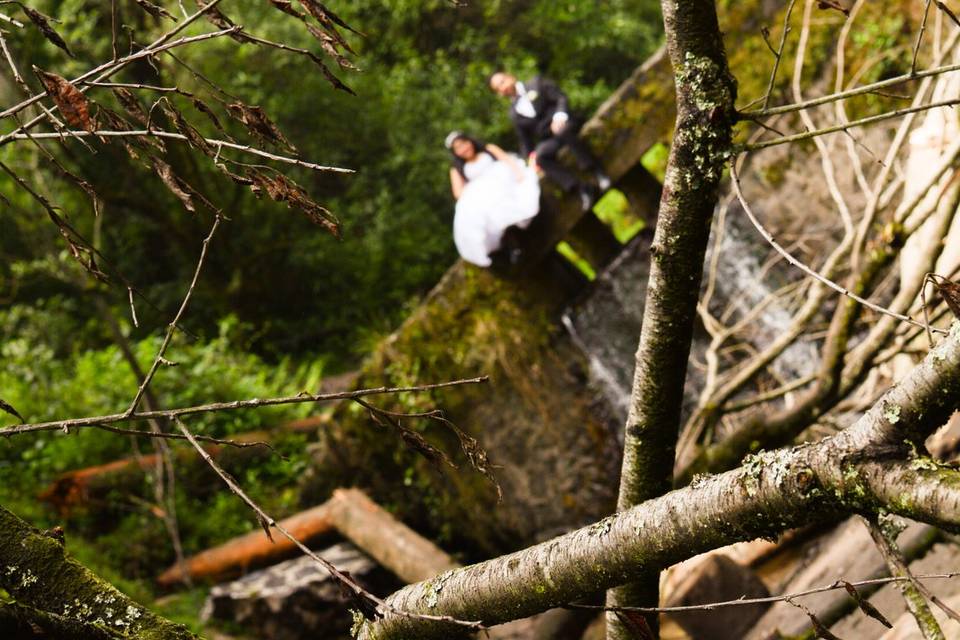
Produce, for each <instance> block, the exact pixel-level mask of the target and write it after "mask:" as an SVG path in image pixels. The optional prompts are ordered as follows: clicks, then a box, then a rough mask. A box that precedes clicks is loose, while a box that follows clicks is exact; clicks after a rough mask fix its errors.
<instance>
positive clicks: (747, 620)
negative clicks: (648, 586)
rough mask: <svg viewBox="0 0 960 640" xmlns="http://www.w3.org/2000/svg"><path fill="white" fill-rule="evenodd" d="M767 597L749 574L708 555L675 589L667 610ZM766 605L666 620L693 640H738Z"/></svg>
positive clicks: (720, 557) (722, 558)
mask: <svg viewBox="0 0 960 640" xmlns="http://www.w3.org/2000/svg"><path fill="white" fill-rule="evenodd" d="M768 595H770V592H769V591H767V587H766V586H765V585H764V584H763V582H762V581H761V580H760V578H758V577H757V576H756V574H755V573H753V571H751V570H750V569H749V568H748V567H745V566H743V565H741V564H739V563H737V562H734V561H733V560H731V559H730V558H728V557H727V556H725V555H722V554H712V555H709V556H707V557H706V558H704V559H703V562H702V563H701V564H700V566H698V567H697V568H696V571H693V572H691V575H690V576H689V577H688V580H685V581H684V582H682V583H681V584H679V585H677V588H676V589H675V591H674V592H673V594H672V595H671V597H670V599H669V600H668V602H667V604H668V606H671V607H672V606H686V605H698V604H703V603H705V602H721V601H723V600H728V599H731V598H763V597H766V596H768ZM766 608H767V605H763V604H756V605H744V606H742V607H726V608H721V609H715V610H712V611H687V612H682V613H680V612H678V613H671V614H670V617H671V618H672V619H673V620H674V621H675V622H676V623H677V624H679V625H680V626H681V627H682V628H683V630H684V631H686V632H687V633H688V634H689V635H690V637H691V638H693V639H694V640H740V638H743V635H744V633H745V632H746V631H747V630H748V629H749V628H750V627H751V626H752V625H753V623H754V622H756V621H757V619H758V618H759V617H760V616H762V615H763V612H764V610H765V609H766Z"/></svg>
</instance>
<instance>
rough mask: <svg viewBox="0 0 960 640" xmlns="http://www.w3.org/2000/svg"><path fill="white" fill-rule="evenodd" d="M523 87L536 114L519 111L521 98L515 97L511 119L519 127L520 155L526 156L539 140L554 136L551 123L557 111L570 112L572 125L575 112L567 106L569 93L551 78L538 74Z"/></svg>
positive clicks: (511, 106)
mask: <svg viewBox="0 0 960 640" xmlns="http://www.w3.org/2000/svg"><path fill="white" fill-rule="evenodd" d="M523 87H524V89H526V91H527V98H530V102H532V103H533V109H534V111H535V112H536V115H535V116H534V117H532V118H529V117H527V116H524V115H521V114H519V113H517V100H518V99H519V98H514V99H513V101H512V102H511V103H510V119H511V120H512V121H513V126H514V127H516V129H517V137H518V138H519V139H520V155H521V157H524V158H525V157H526V156H528V155H529V154H530V152H531V151H533V149H534V147H536V145H537V143H538V142H540V141H541V140H543V139H545V138H550V137H552V136H553V132H552V131H550V123H551V122H553V115H554V114H555V113H557V112H563V113H566V114H568V115H569V116H570V124H571V125H572V124H573V122H572V121H573V114H572V113H570V111H569V110H568V108H567V107H568V105H567V95H566V94H565V93H564V92H563V91H561V90H560V89H559V88H558V87H557V85H555V84H554V83H553V82H552V81H551V80H548V79H547V78H544V77H542V76H537V77H536V78H534V79H533V80H531V81H529V82H524V83H523Z"/></svg>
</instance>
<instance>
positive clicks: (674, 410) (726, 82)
mask: <svg viewBox="0 0 960 640" xmlns="http://www.w3.org/2000/svg"><path fill="white" fill-rule="evenodd" d="M661 7H662V10H663V20H664V27H665V31H666V35H667V51H668V53H669V56H670V61H671V63H672V65H673V68H674V70H675V84H676V92H677V124H676V132H677V133H676V135H675V136H674V143H673V147H672V148H671V152H670V159H669V163H668V165H667V173H666V178H665V180H664V186H663V196H662V199H661V201H660V211H659V215H658V219H657V227H656V232H655V234H654V239H653V244H652V245H651V248H650V253H651V255H652V257H653V259H652V261H651V265H650V278H649V284H648V286H647V298H646V303H645V304H644V313H643V325H642V326H643V328H642V330H641V334H640V345H639V348H638V350H637V364H636V369H635V371H634V382H633V392H632V394H631V404H630V411H629V415H628V416H627V423H626V429H625V434H624V447H623V467H622V471H621V475H620V496H619V500H618V504H617V508H618V509H620V510H623V509H627V508H629V507H632V506H634V505H637V504H640V503H641V502H643V501H644V500H648V499H650V498H654V497H656V496H659V495H663V494H664V493H665V492H667V491H669V490H670V488H671V486H672V484H673V464H674V458H675V457H676V442H677V434H678V430H679V426H680V409H681V405H682V403H683V387H684V381H685V379H686V372H687V360H688V358H689V355H690V343H691V340H692V338H693V325H694V320H695V318H696V309H697V299H698V298H699V294H700V281H701V278H702V275H703V261H704V256H705V254H706V249H707V240H708V239H709V236H710V223H711V220H712V219H713V210H714V208H715V206H716V203H717V197H718V188H719V185H720V179H721V177H722V175H723V167H724V164H725V163H726V161H727V157H728V152H729V149H730V143H731V135H732V134H731V130H732V126H733V123H734V120H735V117H736V113H735V109H734V99H735V97H736V83H735V81H734V80H733V77H732V76H731V75H730V71H729V69H728V68H727V57H726V53H725V52H724V48H723V38H722V37H721V35H720V26H719V23H718V21H717V13H716V7H715V5H714V2H713V0H684V1H682V2H681V1H678V0H663V1H662V2H661ZM658 594H659V576H658V574H657V573H656V571H654V572H653V573H651V574H650V575H649V576H644V577H642V578H641V579H640V580H638V581H637V582H632V583H631V584H628V585H624V586H622V587H620V588H618V589H615V590H614V591H612V592H611V593H610V594H609V595H608V598H607V601H608V603H609V604H610V605H615V606H656V605H657V602H658V599H659V598H658ZM647 623H648V624H649V625H650V627H651V628H652V629H656V625H657V618H656V616H655V615H651V616H648V618H647ZM607 637H608V638H610V639H611V640H620V639H624V640H626V639H628V638H632V637H633V632H631V631H630V630H629V629H626V628H625V627H624V626H623V624H622V623H621V622H620V620H619V618H618V617H617V616H615V615H613V614H610V615H608V617H607Z"/></svg>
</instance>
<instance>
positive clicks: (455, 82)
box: [0, 0, 660, 366]
mask: <svg viewBox="0 0 960 640" xmlns="http://www.w3.org/2000/svg"><path fill="white" fill-rule="evenodd" d="M341 4H342V6H336V5H331V8H333V9H334V10H335V11H337V12H338V13H339V14H340V15H341V16H342V17H344V18H345V19H346V20H347V21H348V22H349V23H350V24H352V25H354V26H356V27H357V28H358V29H360V30H361V31H363V32H364V33H365V34H366V35H365V37H362V38H361V37H358V36H353V35H351V37H350V41H351V44H352V45H353V46H354V47H355V48H356V49H357V56H356V57H355V62H356V64H357V65H358V66H359V67H360V68H361V69H362V71H360V72H359V73H357V72H350V71H339V72H338V73H339V75H340V76H341V77H342V78H343V79H344V80H345V81H347V82H348V83H349V84H350V86H351V87H352V88H353V89H354V90H355V91H356V93H357V96H350V95H348V94H346V93H343V92H337V91H334V90H333V89H331V88H330V86H329V85H328V84H327V82H326V81H325V79H324V78H323V77H322V76H321V74H320V73H319V72H318V71H317V69H316V67H315V66H313V65H312V63H310V62H309V61H308V60H306V59H304V58H303V57H301V56H295V55H290V54H287V53H283V52H279V51H275V50H267V49H263V48H257V47H252V46H243V47H238V46H237V44H236V43H234V42H233V41H231V40H229V39H227V38H222V39H219V40H213V41H208V42H204V43H201V44H199V45H197V46H196V47H195V48H194V49H193V53H192V54H191V53H190V52H189V51H187V52H184V57H185V59H187V60H189V61H190V63H191V64H192V65H194V67H195V68H196V69H197V70H198V71H200V72H202V73H203V74H204V75H205V76H206V77H208V78H210V79H211V80H213V81H214V82H215V83H217V84H219V85H221V86H224V87H227V89H228V90H229V91H230V92H231V94H233V95H236V96H238V97H240V98H241V99H242V100H243V101H244V102H246V103H248V104H259V105H261V106H263V108H264V109H265V110H266V111H267V113H269V114H270V115H271V117H273V119H274V120H276V121H277V122H278V124H279V125H280V127H281V129H283V131H284V132H285V133H286V135H287V137H288V138H289V139H290V140H292V141H294V142H295V144H296V145H297V146H298V148H299V149H300V151H301V153H302V155H303V157H305V158H308V159H311V160H316V161H318V162H321V163H324V164H332V165H341V166H347V167H350V168H354V169H356V170H357V173H356V174H355V175H352V176H348V177H345V176H334V175H330V174H319V175H318V174H311V173H308V172H305V171H295V172H293V174H292V175H293V177H294V179H296V180H297V181H298V182H301V184H303V185H304V186H305V187H306V188H307V190H308V191H309V192H310V193H311V194H312V195H314V196H315V197H317V198H318V199H319V200H320V201H321V202H323V203H324V204H325V205H327V206H328V207H329V208H331V209H332V210H333V211H335V212H336V213H337V214H338V215H339V216H340V217H341V218H342V220H343V221H344V226H345V234H344V236H345V239H344V241H343V242H342V243H338V242H336V241H335V240H333V239H332V238H330V237H329V236H327V235H326V234H325V233H323V232H322V231H320V230H318V229H317V228H316V227H313V226H312V225H311V224H310V223H309V222H308V221H306V220H305V219H302V218H301V216H299V215H297V214H295V213H294V212H290V211H288V210H286V209H285V208H284V207H283V206H282V205H278V204H276V203H273V202H269V201H266V200H264V201H258V200H255V199H254V198H252V197H250V194H249V192H248V190H247V189H246V188H245V187H239V186H236V185H233V184H232V183H230V182H229V181H227V180H226V179H225V178H224V177H223V176H221V175H219V174H218V173H217V172H216V171H215V170H214V169H213V168H212V167H210V165H209V162H207V161H205V160H203V159H202V158H201V159H197V158H191V157H189V156H188V154H186V153H183V152H182V149H180V148H177V147H176V145H171V147H172V149H173V158H172V162H173V164H174V165H175V166H176V167H178V168H179V169H180V170H181V173H182V174H183V175H185V176H186V177H187V178H188V181H190V182H191V183H192V184H194V185H195V186H197V187H198V188H201V190H203V191H205V192H207V193H213V194H216V195H217V198H216V201H217V202H218V204H222V205H225V206H226V209H225V212H226V214H227V215H228V216H230V218H231V222H230V223H229V224H227V225H225V227H224V229H223V231H222V232H221V234H220V236H219V237H218V238H217V239H216V240H215V241H214V244H213V247H212V250H211V257H210V260H209V264H208V266H207V269H206V272H205V273H204V277H203V279H202V280H201V284H200V287H199V288H198V290H197V293H196V303H195V304H194V308H193V310H192V311H191V314H190V320H191V322H192V323H193V324H192V327H193V330H194V331H200V332H205V333H208V334H212V333H215V326H216V323H217V322H218V320H219V319H220V318H222V317H224V316H226V315H227V314H229V313H236V314H237V315H238V316H239V317H240V318H241V319H242V320H243V321H244V322H245V325H244V326H249V327H250V332H249V334H248V338H249V339H250V341H251V346H252V347H253V348H254V349H255V350H256V351H257V352H259V353H262V354H266V355H268V356H269V357H271V358H278V357H282V355H283V354H289V353H297V354H301V355H304V354H306V353H314V354H317V353H320V354H331V355H332V356H334V358H335V361H336V362H338V363H340V365H339V366H346V365H347V364H348V363H349V362H351V361H353V360H354V359H355V357H356V355H357V353H358V351H359V350H358V349H357V347H358V345H360V346H361V348H362V347H365V346H366V344H367V341H364V340H361V338H362V337H363V336H368V335H370V334H373V335H380V334H382V333H385V332H387V331H389V330H390V329H392V328H393V327H394V326H396V324H397V322H398V320H399V319H400V318H402V317H403V316H404V315H405V314H406V312H407V310H408V308H409V305H410V301H411V300H412V299H414V298H416V297H417V296H418V295H419V294H421V293H422V292H424V291H425V290H426V289H428V288H429V287H430V286H432V285H433V283H435V282H436V280H437V278H438V277H439V275H440V274H442V273H443V271H444V270H445V269H446V268H447V267H448V266H449V264H450V263H451V262H452V261H453V259H454V258H455V255H456V254H455V251H454V248H453V243H452V241H451V234H450V224H451V219H452V209H453V203H452V200H451V198H450V196H449V185H448V180H447V168H448V163H449V157H448V155H447V151H446V150H445V149H444V148H443V145H442V141H443V138H444V136H445V135H446V133H447V132H448V131H449V130H451V129H453V128H458V129H464V130H468V131H471V132H474V133H476V134H478V135H481V136H483V137H485V138H487V139H489V140H491V141H494V142H497V143H500V144H503V145H504V146H506V147H507V148H511V147H515V139H514V134H513V131H512V129H511V126H510V124H509V122H508V119H507V117H506V109H505V104H504V102H503V101H502V100H501V99H499V98H497V97H496V96H494V95H493V94H491V92H490V91H489V90H488V89H487V87H486V78H487V76H488V74H489V73H490V72H492V71H493V70H495V69H496V68H499V67H503V68H507V69H511V70H513V71H515V72H516V73H517V74H518V75H520V76H521V77H523V76H528V75H531V74H534V73H537V72H541V71H542V72H544V73H546V74H548V75H550V76H552V77H554V78H556V79H557V80H558V81H559V82H560V84H561V85H562V86H563V88H564V89H566V90H567V92H568V93H569V94H570V96H571V99H572V101H573V103H574V105H575V106H576V109H577V111H579V112H580V113H582V114H589V113H590V112H591V111H592V110H593V109H594V108H595V107H596V106H597V105H598V104H599V103H600V102H601V101H602V100H603V99H605V98H606V97H607V96H608V95H609V93H610V91H611V90H612V89H613V88H615V87H616V86H617V85H618V84H619V83H620V82H621V81H622V80H623V79H624V78H626V77H627V75H629V73H630V72H631V71H632V70H633V68H634V67H636V66H637V65H638V64H639V63H640V62H642V61H643V60H644V59H645V58H646V57H647V55H648V54H649V53H650V52H651V51H652V49H653V47H654V46H655V45H656V42H657V40H658V38H659V29H660V21H659V12H658V6H657V3H656V2H654V1H653V0H603V1H601V2H597V3H566V4H557V3H554V2H551V1H548V0H536V1H531V2H522V3H514V2H500V1H498V2H491V3H479V2H478V3H470V5H469V6H465V7H455V6H453V5H452V4H451V3H449V2H447V1H446V0H432V1H428V2H425V3H424V2H414V1H413V0H391V1H389V2H383V1H380V0H378V1H376V2H374V1H372V0H363V1H360V2H352V3H341ZM117 5H118V7H119V10H120V21H119V22H120V23H121V24H123V25H126V26H127V27H130V28H131V29H133V33H135V36H136V38H137V40H138V41H141V42H144V41H148V40H149V39H150V35H151V34H156V33H159V31H158V29H159V28H160V25H159V24H158V23H156V21H154V19H153V18H151V17H149V16H147V15H146V14H144V13H143V12H142V11H141V10H140V9H139V7H137V6H136V5H135V4H134V3H132V2H118V3H117ZM103 6H104V5H103V4H102V3H93V2H90V1H89V0H69V2H67V3H59V2H56V3H55V2H53V1H52V0H47V1H46V2H39V3H37V8H39V9H41V10H44V11H46V12H47V13H50V14H51V15H58V16H61V15H62V17H63V22H62V23H61V24H58V25H57V29H58V31H59V32H60V33H61V34H63V36H64V38H65V39H66V40H67V42H68V43H70V44H71V46H72V48H73V49H74V50H75V53H76V54H77V58H78V60H76V61H73V60H68V59H66V57H65V56H64V55H63V54H62V52H60V51H59V50H58V49H56V48H54V47H52V46H51V45H50V44H49V43H47V42H46V41H45V40H43V39H42V37H40V36H39V34H37V33H35V30H30V29H26V30H23V33H20V31H19V30H18V32H17V33H14V34H11V36H10V39H11V43H12V46H13V47H14V50H15V53H16V54H17V55H18V56H20V55H23V56H29V58H30V59H31V60H36V61H37V64H38V66H40V67H42V68H45V69H51V70H56V71H58V72H59V73H61V74H62V75H65V76H70V75H71V74H74V73H78V72H80V71H81V70H83V69H86V68H87V67H88V66H89V63H90V61H92V60H94V59H98V60H99V59H103V58H104V57H109V51H110V48H111V43H110V38H109V33H110V28H109V19H108V18H109V15H108V12H104V10H103ZM225 11H226V12H227V13H228V14H229V15H231V17H233V18H234V19H235V20H236V21H237V22H238V23H240V24H244V25H246V26H247V27H248V28H250V30H251V32H253V33H255V34H257V35H261V36H263V37H267V38H272V39H275V40H282V41H284V42H288V43H290V44H293V45H296V46H302V47H307V48H311V49H316V48H317V47H316V42H315V41H313V40H312V39H311V38H310V36H309V35H307V34H306V33H305V32H304V30H303V29H302V27H301V25H299V24H298V23H297V21H295V20H290V19H288V17H287V16H284V15H283V14H281V13H280V12H278V11H276V10H274V9H273V8H272V7H271V6H270V4H269V3H265V2H259V1H254V0H244V1H242V2H237V3H231V6H230V7H229V8H227V9H225ZM105 15H106V16H107V18H106V19H105V17H104V16H105ZM208 28H209V25H206V24H205V23H198V25H196V26H195V27H191V29H189V30H188V33H199V32H201V31H202V30H207V29H208ZM125 33H126V30H124V31H122V32H121V37H120V41H121V44H123V43H124V42H125V40H126V35H125ZM120 48H121V49H122V50H123V49H125V47H124V46H121V47H120ZM157 62H158V68H159V69H160V73H159V75H157V72H156V71H155V70H154V69H153V68H152V67H150V66H149V65H146V64H142V65H132V66H131V67H130V68H129V69H128V70H126V71H124V72H123V73H122V74H120V76H118V77H117V78H116V79H118V80H125V81H134V82H148V83H152V84H165V85H170V84H174V83H175V84H177V85H178V86H180V87H181V88H183V89H185V90H189V91H192V92H196V93H197V95H199V96H209V95H210V94H211V92H212V90H211V89H210V88H209V87H208V86H206V85H205V84H204V82H202V81H200V80H198V79H196V78H194V77H193V76H191V75H189V74H188V73H185V72H184V71H183V70H182V69H180V68H179V67H178V66H177V65H176V64H175V63H173V61H172V60H171V59H169V58H163V57H161V58H158V59H157ZM227 62H229V64H226V63H227ZM27 79H28V81H29V82H32V83H34V84H36V82H35V80H33V79H32V78H27ZM91 95H92V96H93V97H94V99H95V100H104V101H106V102H107V103H109V102H110V99H109V97H108V96H107V95H106V93H105V92H103V91H102V90H101V91H97V92H91ZM8 97H10V98H12V97H13V96H8ZM174 100H175V102H177V104H178V105H179V107H180V108H181V109H182V110H183V111H184V112H185V113H187V114H188V115H192V116H195V120H196V121H197V122H198V123H199V125H200V128H201V129H204V133H206V134H207V135H211V136H218V137H219V136H220V134H219V133H217V132H216V131H215V130H213V128H212V127H209V126H206V125H207V123H206V122H205V120H204V119H203V116H200V115H199V114H197V113H196V112H195V111H193V107H192V106H191V105H190V103H189V102H188V101H185V100H182V99H180V98H175V99H174ZM207 102H208V103H209V104H211V105H212V106H213V107H215V108H219V107H218V106H217V105H216V103H215V102H213V101H211V100H209V98H207ZM224 120H225V121H227V120H228V119H224ZM228 128H230V130H231V131H232V132H234V133H241V131H240V130H239V129H237V128H236V127H234V126H233V125H232V124H230V123H229V122H228ZM74 146H75V145H74ZM0 159H2V160H4V161H5V162H9V163H12V164H16V166H18V167H35V170H34V171H33V172H32V176H31V179H35V180H36V181H37V182H38V184H39V185H40V186H41V187H43V189H42V190H43V191H44V192H45V193H47V194H48V195H50V196H51V198H52V199H53V200H54V202H55V204H57V205H59V206H60V207H62V210H63V211H65V212H66V213H67V214H68V215H70V216H71V222H72V223H73V224H74V225H75V226H76V227H77V228H78V229H79V230H80V231H81V232H82V233H84V234H85V235H86V236H87V237H88V238H94V237H96V238H99V246H100V247H101V249H102V250H103V253H104V254H105V255H106V256H107V258H108V259H109V261H110V262H111V264H113V265H114V266H115V267H116V268H117V269H118V270H119V271H120V272H122V273H123V274H124V275H125V276H126V277H127V278H128V279H129V280H130V281H132V282H133V283H135V284H136V285H137V286H138V287H139V288H140V289H142V290H143V292H144V293H145V295H146V296H147V298H148V300H149V301H150V303H152V305H154V306H155V307H156V308H153V307H152V306H151V305H150V304H147V303H144V302H142V301H141V302H140V303H139V307H138V311H139V313H140V318H141V320H142V321H143V326H144V329H143V330H142V331H135V332H134V334H133V335H134V337H136V338H138V339H140V338H143V337H145V336H146V335H148V332H150V331H154V330H155V329H156V328H157V327H162V326H163V325H164V324H165V323H166V322H167V321H168V320H169V317H168V316H169V315H170V310H171V309H172V308H175V306H176V304H177V303H178V301H179V298H180V296H182V293H183V286H184V283H185V282H186V281H187V280H188V278H189V274H190V272H191V271H192V269H193V266H194V262H195V260H196V256H197V254H198V253H199V243H200V240H201V238H202V236H203V234H204V233H205V230H206V228H207V226H208V224H209V223H208V222H206V221H205V220H204V219H203V218H202V217H197V216H194V215H189V214H187V213H186V212H184V211H183V210H182V208H181V206H180V205H179V203H178V202H177V200H176V199H175V198H174V197H173V196H172V195H171V194H170V193H169V192H168V191H167V190H166V189H165V187H163V185H162V184H160V183H159V181H158V180H157V179H156V177H155V176H152V175H150V173H149V172H148V171H147V170H145V169H142V168H137V167H131V166H130V163H129V161H128V160H127V159H126V157H125V155H124V154H123V152H122V150H120V149H119V147H118V145H116V144H114V145H110V146H108V147H102V148H101V150H100V152H99V153H98V154H97V155H96V156H94V155H91V154H88V153H85V152H83V151H82V150H81V149H79V147H78V148H77V152H76V153H74V154H72V157H71V158H70V164H72V165H73V166H74V167H76V168H77V169H78V171H77V172H78V173H79V174H80V175H83V176H84V177H85V178H86V179H88V180H89V181H90V182H91V183H92V184H94V185H95V187H96V188H97V190H98V192H99V193H100V195H101V196H102V197H103V202H102V215H101V217H99V218H95V217H94V216H93V215H92V205H91V203H90V202H89V199H88V198H87V196H86V195H85V194H83V193H82V192H81V191H80V190H78V189H77V188H76V187H75V186H73V185H72V184H71V183H70V182H69V181H68V180H65V179H64V178H63V177H61V176H58V175H57V174H56V173H55V172H49V171H47V170H46V169H45V168H44V167H45V166H46V164H47V163H46V162H45V160H44V158H43V156H42V155H40V154H39V152H37V151H36V150H35V149H33V148H32V147H29V146H26V145H17V146H15V147H14V148H10V147H8V148H6V149H5V150H4V151H3V152H0ZM0 192H2V193H3V194H4V195H5V196H6V197H8V198H11V199H12V201H13V204H14V205H15V206H14V207H11V208H9V209H7V210H5V211H3V212H0V217H2V218H4V229H5V231H4V234H0V235H2V237H0V252H2V254H3V255H5V256H11V257H13V258H14V259H15V262H27V263H28V262H32V261H36V260H42V259H44V258H45V257H46V256H49V255H51V254H52V253H55V252H56V251H58V250H61V249H62V248H63V247H62V242H61V240H60V239H59V237H58V235H57V233H56V230H55V229H54V228H53V225H51V224H49V222H47V221H46V220H45V217H44V215H43V213H42V212H41V211H39V210H38V208H37V206H36V205H35V204H34V203H32V202H31V201H30V199H29V197H28V196H26V195H25V194H23V193H22V191H21V192H17V190H16V189H14V188H13V186H12V185H11V184H10V181H9V180H8V179H7V178H6V177H3V178H2V179H0ZM9 223H12V224H9ZM7 229H9V230H10V231H9V232H8V231H7ZM76 289H77V285H76V283H69V282H67V283H65V282H64V281H63V278H62V277H61V274H60V273H58V271H57V270H54V269H51V270H48V271H47V272H46V273H45V274H42V273H36V274H34V276H33V277H32V278H30V279H27V280H24V279H23V278H22V277H21V276H18V275H17V274H15V273H13V268H12V267H11V266H10V263H8V264H5V265H2V266H0V299H3V298H6V297H8V296H9V294H10V292H11V290H12V291H13V292H14V294H15V295H14V301H16V302H22V303H26V304H30V303H31V302H32V301H33V300H36V299H42V298H46V297H49V295H50V294H51V293H54V292H56V293H62V294H63V295H65V296H68V297H69V296H77V295H79V293H80V292H78V291H77V290H76ZM111 291H112V296H113V298H112V300H111V302H112V304H114V305H115V306H116V307H117V308H118V309H120V308H122V307H123V306H124V305H125V298H126V292H125V291H124V289H123V287H114V289H112V290H111Z"/></svg>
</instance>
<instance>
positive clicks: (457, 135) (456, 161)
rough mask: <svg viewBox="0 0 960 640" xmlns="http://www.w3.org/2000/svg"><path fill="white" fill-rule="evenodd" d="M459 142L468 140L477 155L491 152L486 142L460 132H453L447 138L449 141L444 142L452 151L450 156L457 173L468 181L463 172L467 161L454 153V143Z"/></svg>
mask: <svg viewBox="0 0 960 640" xmlns="http://www.w3.org/2000/svg"><path fill="white" fill-rule="evenodd" d="M457 140H466V141H467V142H469V143H470V144H472V145H473V150H474V152H475V153H490V152H489V151H487V143H486V142H483V141H481V140H479V139H477V138H474V137H473V136H469V135H467V134H465V133H461V132H460V131H452V132H451V133H450V134H449V135H448V136H447V139H446V140H445V141H444V144H445V145H446V147H447V149H449V150H450V155H451V156H452V157H453V160H452V163H453V168H454V169H456V170H457V173H459V174H460V175H461V176H463V177H464V179H466V177H467V176H466V174H464V172H463V168H464V166H465V165H466V161H465V160H464V159H463V158H461V157H460V156H458V155H457V154H455V153H454V152H453V143H454V142H456V141H457Z"/></svg>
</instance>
